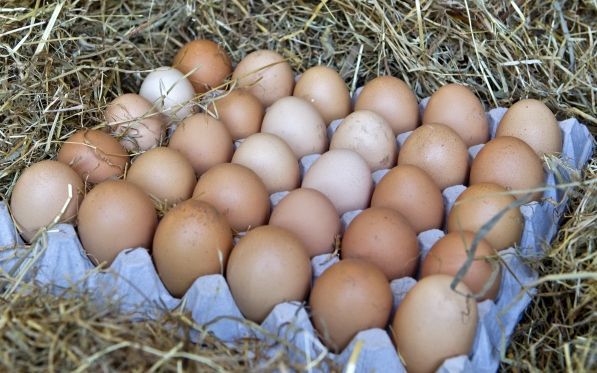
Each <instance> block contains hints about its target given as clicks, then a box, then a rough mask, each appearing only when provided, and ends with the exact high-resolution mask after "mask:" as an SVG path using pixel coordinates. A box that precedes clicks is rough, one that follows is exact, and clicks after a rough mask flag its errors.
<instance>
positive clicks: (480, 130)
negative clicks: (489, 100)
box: [423, 84, 489, 147]
mask: <svg viewBox="0 0 597 373" xmlns="http://www.w3.org/2000/svg"><path fill="white" fill-rule="evenodd" d="M423 123H441V124H444V125H446V126H448V127H450V128H451V129H453V130H454V131H455V132H456V133H457V134H458V135H459V136H460V137H461V138H462V139H463V140H464V143H465V144H466V146H467V147H469V146H473V145H477V144H482V143H484V142H486V141H487V139H489V122H488V120H487V116H486V115H485V109H484V108H483V104H482V103H481V101H480V100H479V98H478V97H477V96H475V94H474V93H473V92H472V91H471V90H470V89H469V88H468V87H466V86H464V85H460V84H447V85H445V86H443V87H441V88H440V89H438V90H437V91H435V92H434V93H433V94H432V95H431V99H430V100H429V102H428V103H427V107H426V108H425V111H424V112H423Z"/></svg>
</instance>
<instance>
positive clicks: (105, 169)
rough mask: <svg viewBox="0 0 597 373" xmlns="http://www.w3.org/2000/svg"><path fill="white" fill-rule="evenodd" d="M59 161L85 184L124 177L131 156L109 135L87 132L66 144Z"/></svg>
mask: <svg viewBox="0 0 597 373" xmlns="http://www.w3.org/2000/svg"><path fill="white" fill-rule="evenodd" d="M57 160H58V161H59V162H62V163H64V164H67V165H69V166H70V167H71V168H72V169H73V170H75V172H76V173H77V174H79V176H81V178H83V180H84V181H86V182H88V183H92V184H96V183H99V182H101V181H104V180H107V179H112V178H119V177H120V176H122V174H123V173H124V169H125V167H126V164H127V162H128V160H129V155H128V153H127V152H126V150H125V149H124V148H123V147H122V145H120V144H119V143H118V140H116V139H115V138H114V137H112V136H110V135H109V134H107V133H105V132H102V131H98V130H91V129H85V130H80V131H77V132H75V133H74V134H73V135H72V136H71V137H69V138H68V140H66V141H65V142H64V144H63V145H62V148H60V151H59V152H58V156H57Z"/></svg>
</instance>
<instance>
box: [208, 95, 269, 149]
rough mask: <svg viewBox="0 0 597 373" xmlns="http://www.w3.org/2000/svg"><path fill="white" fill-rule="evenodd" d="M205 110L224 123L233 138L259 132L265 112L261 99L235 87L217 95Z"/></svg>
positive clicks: (242, 137) (236, 138)
mask: <svg viewBox="0 0 597 373" xmlns="http://www.w3.org/2000/svg"><path fill="white" fill-rule="evenodd" d="M207 110H208V112H209V113H210V114H212V115H213V116H214V117H216V118H217V119H219V120H220V121H221V122H222V123H224V124H225V125H226V128H228V131H229V132H230V135H231V136H232V139H233V140H238V139H244V138H245V137H249V136H250V135H252V134H254V133H257V132H259V129H260V128H261V121H262V120H263V115H264V114H265V110H264V109H263V105H262V104H261V101H259V99H258V98H257V97H255V96H254V95H253V94H251V93H250V92H249V91H247V90H245V89H235V90H233V91H230V92H227V93H226V94H224V95H222V96H219V97H217V98H216V99H215V100H214V101H213V102H212V103H211V104H209V106H208V107H207Z"/></svg>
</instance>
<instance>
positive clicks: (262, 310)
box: [226, 225, 311, 323]
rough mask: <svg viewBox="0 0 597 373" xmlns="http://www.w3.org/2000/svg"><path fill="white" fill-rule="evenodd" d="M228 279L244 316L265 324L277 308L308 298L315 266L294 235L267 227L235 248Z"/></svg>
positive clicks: (256, 229) (244, 239)
mask: <svg viewBox="0 0 597 373" xmlns="http://www.w3.org/2000/svg"><path fill="white" fill-rule="evenodd" d="M226 276H227V279H228V284H229V285H230V291H231V292H232V297H233V298H234V301H235V302H236V305H237V306H238V308H239V309H240V311H241V312H242V314H243V315H244V316H245V317H246V318H247V319H249V320H252V321H254V322H256V323H261V322H262V321H263V320H264V319H265V318H266V316H267V315H268V314H269V313H270V312H271V311H272V309H273V308H274V306H275V305H277V304H279V303H283V302H288V301H299V302H301V301H303V300H304V299H305V298H306V296H307V292H308V291H309V286H310V284H311V263H310V261H309V256H308V255H307V252H306V250H305V248H304V246H303V244H302V243H301V241H300V240H299V239H298V238H297V237H296V236H295V235H294V234H292V233H290V232H288V231H286V230H285V229H283V228H279V227H274V226H270V225H264V226H261V227H258V228H255V229H253V230H250V231H249V232H248V233H247V234H246V235H245V236H244V237H242V238H241V239H240V241H239V242H238V244H237V245H236V246H235V247H234V250H232V254H231V255H230V259H229V261H228V267H227V269H226Z"/></svg>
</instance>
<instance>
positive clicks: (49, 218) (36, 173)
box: [10, 160, 85, 242]
mask: <svg viewBox="0 0 597 373" xmlns="http://www.w3.org/2000/svg"><path fill="white" fill-rule="evenodd" d="M69 188H70V193H69ZM84 194H85V186H84V185H83V180H81V178H80V177H79V175H77V173H76V172H75V171H73V170H72V169H71V168H70V167H68V166H67V165H65V164H63V163H60V162H56V161H50V160H45V161H41V162H38V163H34V164H32V165H31V166H29V167H27V168H26V169H25V170H24V171H23V173H22V174H21V176H19V178H18V179H17V182H16V183H15V185H14V188H13V190H12V195H11V197H10V211H11V213H12V217H13V218H14V220H15V222H16V225H17V228H18V229H19V232H21V236H23V239H24V240H25V241H27V242H30V241H31V240H32V239H33V236H35V233H37V231H38V230H39V229H40V228H42V227H45V226H47V225H50V224H51V223H54V222H56V223H71V222H74V221H75V220H76V218H77V213H78V210H79V205H80V204H81V201H82V200H83V195H84Z"/></svg>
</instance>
